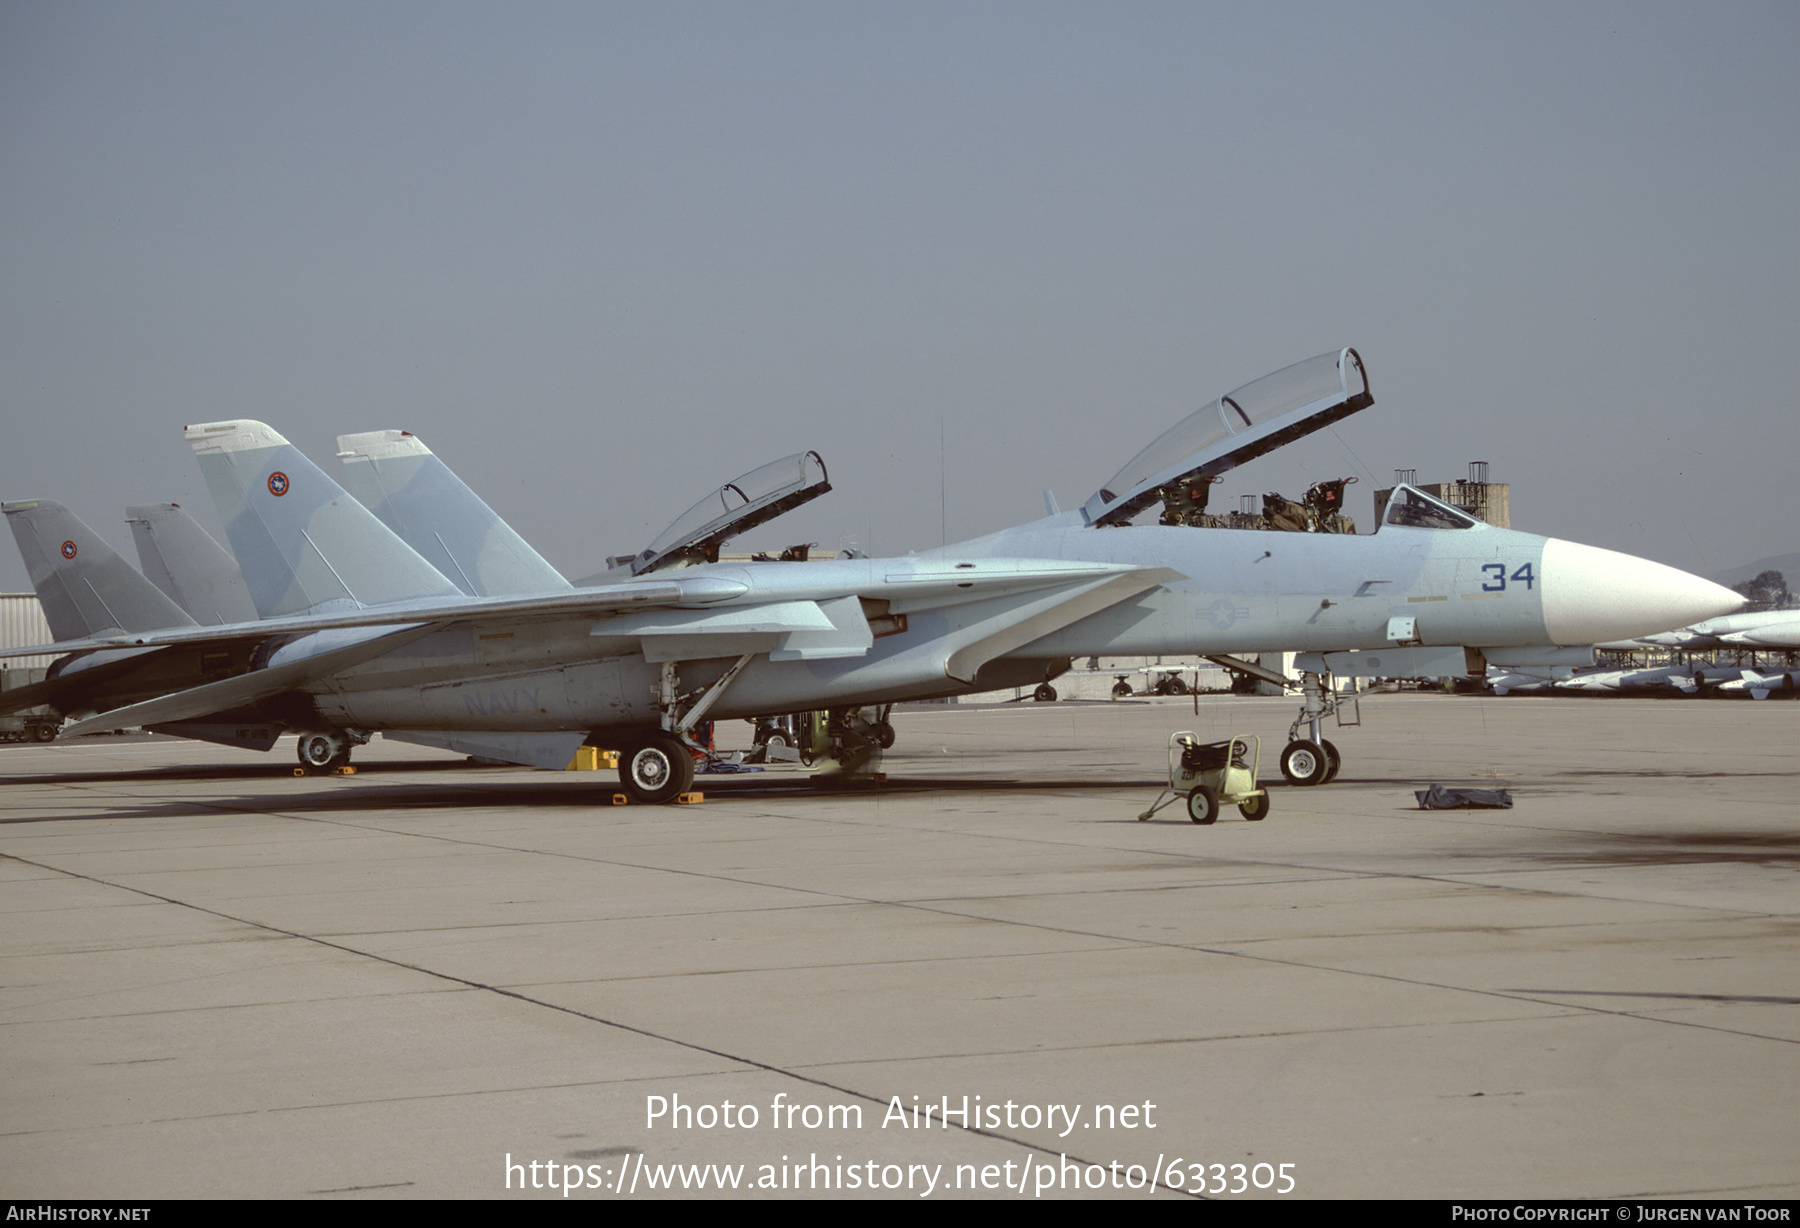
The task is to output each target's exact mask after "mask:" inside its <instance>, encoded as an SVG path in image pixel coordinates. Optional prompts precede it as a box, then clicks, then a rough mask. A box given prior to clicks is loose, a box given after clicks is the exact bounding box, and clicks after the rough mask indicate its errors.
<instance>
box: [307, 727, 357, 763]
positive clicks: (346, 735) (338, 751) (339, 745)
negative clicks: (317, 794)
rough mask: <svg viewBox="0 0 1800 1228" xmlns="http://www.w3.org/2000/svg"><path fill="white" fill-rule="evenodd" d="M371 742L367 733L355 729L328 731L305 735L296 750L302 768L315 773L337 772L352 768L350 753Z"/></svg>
mask: <svg viewBox="0 0 1800 1228" xmlns="http://www.w3.org/2000/svg"><path fill="white" fill-rule="evenodd" d="M368 740H369V735H368V734H366V733H358V732H356V731H355V730H353V729H327V730H324V731H322V732H318V733H303V734H301V735H300V741H299V744H298V745H296V746H295V748H294V750H295V752H296V754H298V756H299V758H300V766H301V767H303V768H306V769H307V770H308V771H313V772H335V771H338V770H339V769H341V768H347V767H349V766H350V752H351V751H352V750H354V749H355V748H356V747H358V746H361V745H363V744H364V743H365V742H367V741H368Z"/></svg>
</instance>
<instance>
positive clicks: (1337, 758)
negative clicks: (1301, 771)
mask: <svg viewBox="0 0 1800 1228" xmlns="http://www.w3.org/2000/svg"><path fill="white" fill-rule="evenodd" d="M1319 745H1320V746H1322V747H1324V748H1325V762H1326V768H1325V779H1323V780H1321V781H1320V782H1319V783H1320V784H1322V785H1328V784H1330V783H1331V782H1332V781H1334V780H1336V779H1337V774H1338V769H1339V768H1341V767H1343V766H1344V757H1343V756H1342V755H1340V754H1338V748H1337V747H1335V746H1333V745H1332V744H1331V743H1330V742H1320V743H1319Z"/></svg>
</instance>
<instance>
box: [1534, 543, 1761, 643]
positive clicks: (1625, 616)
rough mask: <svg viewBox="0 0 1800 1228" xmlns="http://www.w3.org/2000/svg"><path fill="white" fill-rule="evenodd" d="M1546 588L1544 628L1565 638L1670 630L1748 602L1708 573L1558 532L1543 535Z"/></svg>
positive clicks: (1555, 638) (1595, 639) (1556, 638)
mask: <svg viewBox="0 0 1800 1228" xmlns="http://www.w3.org/2000/svg"><path fill="white" fill-rule="evenodd" d="M1543 589H1544V598H1543V600H1544V630H1545V631H1547V632H1549V635H1550V641H1551V642H1552V643H1554V644H1566V645H1578V644H1597V643H1600V642H1601V641H1602V640H1622V639H1629V638H1631V637H1633V636H1639V635H1650V634H1653V633H1655V632H1658V631H1672V630H1674V629H1675V628H1677V627H1686V626H1689V625H1690V624H1693V623H1697V622H1700V621H1701V620H1702V619H1707V618H1717V617H1718V616H1719V615H1721V614H1729V613H1731V612H1732V611H1733V610H1735V609H1737V608H1738V607H1739V606H1741V605H1743V604H1744V598H1743V597H1742V596H1741V595H1739V594H1737V593H1734V592H1732V591H1731V590H1730V589H1728V588H1726V587H1724V586H1723V585H1719V584H1714V583H1713V582H1712V581H1711V580H1702V579H1701V578H1700V577H1699V576H1694V575H1689V574H1688V573H1687V572H1685V571H1679V570H1677V569H1676V568H1673V567H1665V566H1663V565H1662V564H1661V563H1652V562H1651V561H1650V560H1648V559H1640V558H1634V557H1633V556H1631V555H1629V554H1620V553H1619V552H1617V551H1616V550H1602V549H1600V548H1599V547H1597V546H1583V545H1579V544H1577V543H1575V542H1567V541H1561V540H1559V539H1557V538H1554V537H1552V538H1548V539H1546V540H1545V542H1544V570H1543Z"/></svg>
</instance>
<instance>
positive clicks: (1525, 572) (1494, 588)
mask: <svg viewBox="0 0 1800 1228" xmlns="http://www.w3.org/2000/svg"><path fill="white" fill-rule="evenodd" d="M1481 570H1483V571H1485V572H1487V573H1488V575H1490V576H1491V577H1493V578H1492V579H1491V580H1490V581H1489V582H1488V583H1486V584H1483V585H1482V586H1481V591H1482V592H1484V593H1504V592H1505V591H1506V582H1507V581H1508V580H1512V581H1514V582H1515V583H1519V584H1523V585H1524V586H1525V587H1526V588H1530V587H1531V581H1532V579H1533V577H1532V574H1531V564H1530V563H1526V564H1525V565H1524V566H1522V567H1520V568H1519V570H1517V571H1515V572H1513V573H1512V575H1510V576H1509V575H1507V574H1506V564H1504V563H1484V564H1482V567H1481Z"/></svg>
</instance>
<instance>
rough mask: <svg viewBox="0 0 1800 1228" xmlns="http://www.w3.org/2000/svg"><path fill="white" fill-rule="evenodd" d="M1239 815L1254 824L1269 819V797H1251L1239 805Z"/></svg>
mask: <svg viewBox="0 0 1800 1228" xmlns="http://www.w3.org/2000/svg"><path fill="white" fill-rule="evenodd" d="M1238 813H1239V814H1241V815H1243V816H1244V817H1245V818H1246V819H1249V820H1250V821H1251V822H1252V823H1260V822H1262V821H1263V820H1264V819H1266V818H1268V817H1269V795H1268V794H1267V793H1265V794H1263V795H1262V796H1261V797H1249V798H1245V799H1244V800H1243V801H1241V802H1239V803H1238Z"/></svg>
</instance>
